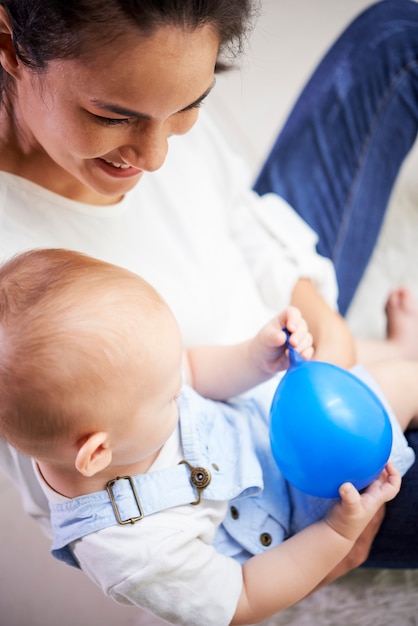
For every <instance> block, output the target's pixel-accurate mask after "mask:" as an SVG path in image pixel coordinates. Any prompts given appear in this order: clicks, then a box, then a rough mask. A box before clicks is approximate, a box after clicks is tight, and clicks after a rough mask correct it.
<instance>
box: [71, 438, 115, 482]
mask: <svg viewBox="0 0 418 626" xmlns="http://www.w3.org/2000/svg"><path fill="white" fill-rule="evenodd" d="M111 461H112V450H111V448H110V445H109V437H108V434H107V433H106V432H104V431H103V432H97V433H93V434H92V435H89V436H88V437H87V438H86V439H83V441H82V443H81V444H80V447H79V449H78V452H77V456H76V459H75V466H76V469H77V470H78V471H79V472H80V474H82V475H83V476H85V477H86V478H91V477H92V476H94V475H95V474H98V473H99V472H101V471H102V470H104V469H106V467H108V466H109V465H110V463H111Z"/></svg>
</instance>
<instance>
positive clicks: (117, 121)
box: [94, 115, 131, 126]
mask: <svg viewBox="0 0 418 626" xmlns="http://www.w3.org/2000/svg"><path fill="white" fill-rule="evenodd" d="M94 117H95V119H96V120H97V121H98V122H99V123H100V124H103V125H104V126H123V125H125V124H129V122H130V121H131V120H130V119H129V118H128V117H123V118H115V117H102V116H101V115H94Z"/></svg>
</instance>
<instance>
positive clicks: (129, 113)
mask: <svg viewBox="0 0 418 626" xmlns="http://www.w3.org/2000/svg"><path fill="white" fill-rule="evenodd" d="M215 83H216V79H215V80H214V81H213V83H212V84H211V86H210V87H209V88H208V89H206V91H205V92H204V93H203V94H202V95H201V96H199V98H197V99H196V100H195V101H194V102H191V103H190V104H188V105H187V106H186V107H184V109H180V111H179V113H183V112H185V111H189V110H190V109H194V108H195V107H197V106H199V104H200V103H201V102H202V101H203V100H204V99H205V98H206V97H207V96H208V95H209V94H210V92H211V91H212V89H213V88H214V86H215ZM90 102H91V104H93V105H94V106H96V107H98V108H99V109H102V110H103V111H108V112H109V113H114V114H115V115H121V116H123V117H134V118H138V119H141V120H151V119H152V116H151V115H147V114H146V113H140V112H139V111H133V110H132V109H126V108H125V107H120V106H118V105H117V104H112V103H111V102H106V101H105V100H100V99H98V98H92V99H91V100H90Z"/></svg>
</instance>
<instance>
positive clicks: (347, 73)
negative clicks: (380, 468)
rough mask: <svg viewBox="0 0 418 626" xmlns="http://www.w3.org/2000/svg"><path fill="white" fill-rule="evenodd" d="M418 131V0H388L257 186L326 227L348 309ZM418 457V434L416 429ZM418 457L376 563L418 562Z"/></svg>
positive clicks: (324, 72) (331, 57)
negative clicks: (272, 193) (276, 195)
mask: <svg viewBox="0 0 418 626" xmlns="http://www.w3.org/2000/svg"><path fill="white" fill-rule="evenodd" d="M417 130H418V3H415V2H413V1H411V0H384V1H383V2H379V3H377V4H375V5H373V6H371V7H370V8H368V9H367V10H366V11H365V12H364V13H362V14H361V15H360V16H359V17H358V18H357V19H356V20H354V22H353V23H352V24H351V25H350V26H349V27H348V28H347V30H346V31H345V32H344V33H343V34H342V36H341V37H340V38H339V39H338V40H337V41H336V43H335V44H334V45H333V47H332V48H331V49H330V50H329V52H328V53H327V55H326V56H325V58H324V59H323V60H322V62H321V63H320V65H319V66H318V68H317V70H316V71H315V73H314V74H313V76H312V78H311V79H310V81H309V82H308V84H307V85H306V87H305V89H304V90H303V91H302V93H301V95H300V97H299V99H298V101H297V103H296V105H295V107H294V109H293V111H292V113H291V115H290V116H289V118H288V120H287V122H286V124H285V126H284V128H283V130H282V131H281V133H280V135H279V137H278V139H277V141H276V143H275V145H274V147H273V149H272V151H271V153H270V155H269V157H268V159H267V161H266V163H265V165H264V166H263V168H262V170H261V172H260V175H259V177H258V179H257V181H256V183H255V189H256V191H257V192H258V193H259V194H264V193H268V192H275V193H277V194H279V195H280V196H282V197H284V198H285V199H286V200H287V201H288V202H289V204H291V205H292V206H293V207H294V208H295V210H296V211H297V212H298V213H299V214H300V215H301V216H302V217H303V218H304V220H305V221H306V222H307V223H308V224H310V226H311V227H312V228H313V229H314V230H315V231H316V232H317V233H318V236H319V243H318V251H319V252H320V253H321V254H322V255H324V256H326V257H328V258H330V259H332V261H333V263H334V265H335V269H336V274H337V280H338V285H339V292H340V296H339V302H338V304H339V308H340V311H341V313H342V314H343V315H344V314H345V313H346V311H347V309H348V307H349V305H350V302H351V300H352V297H353V295H354V293H355V290H356V288H357V286H358V284H359V282H360V279H361V278H362V276H363V273H364V270H365V268H366V266H367V263H368V261H369V259H370V256H371V254H372V252H373V248H374V246H375V243H376V240H377V237H378V234H379V231H380V227H381V224H382V221H383V218H384V215H385V211H386V208H387V204H388V200H389V196H390V193H391V191H392V188H393V185H394V182H395V180H396V177H397V175H398V172H399V169H400V166H401V165H402V162H403V160H404V158H405V156H406V155H407V154H408V152H409V150H410V148H411V147H412V145H413V143H414V141H415V138H416V135H417ZM408 438H409V441H410V443H411V445H412V446H413V447H414V449H415V452H416V454H417V456H418V432H411V433H409V434H408ZM417 528H418V463H415V465H414V466H413V467H412V468H411V469H410V470H409V472H408V473H407V475H406V476H405V478H404V481H403V486H402V489H401V493H400V494H399V496H398V497H397V498H396V499H395V500H394V501H393V502H391V503H389V504H388V506H387V514H386V517H385V521H384V523H383V524H382V527H381V529H380V531H379V533H378V535H377V537H376V540H375V542H374V544H373V547H372V551H371V554H370V557H369V559H368V561H367V563H366V565H367V566H369V567H393V568H395V567H400V568H404V567H408V568H409V567H410V568H416V567H418V531H417Z"/></svg>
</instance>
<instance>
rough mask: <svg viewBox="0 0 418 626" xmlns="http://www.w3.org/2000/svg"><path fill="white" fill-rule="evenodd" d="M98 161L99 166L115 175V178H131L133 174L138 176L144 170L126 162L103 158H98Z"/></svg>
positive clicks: (107, 172)
mask: <svg viewBox="0 0 418 626" xmlns="http://www.w3.org/2000/svg"><path fill="white" fill-rule="evenodd" d="M96 162H97V163H98V165H99V167H100V168H101V169H102V170H103V171H104V172H106V174H108V175H110V176H113V177H114V178H130V177H131V176H138V174H142V170H140V169H138V168H136V167H132V166H131V165H128V164H126V163H115V162H113V161H108V160H106V159H103V158H97V159H96Z"/></svg>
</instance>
